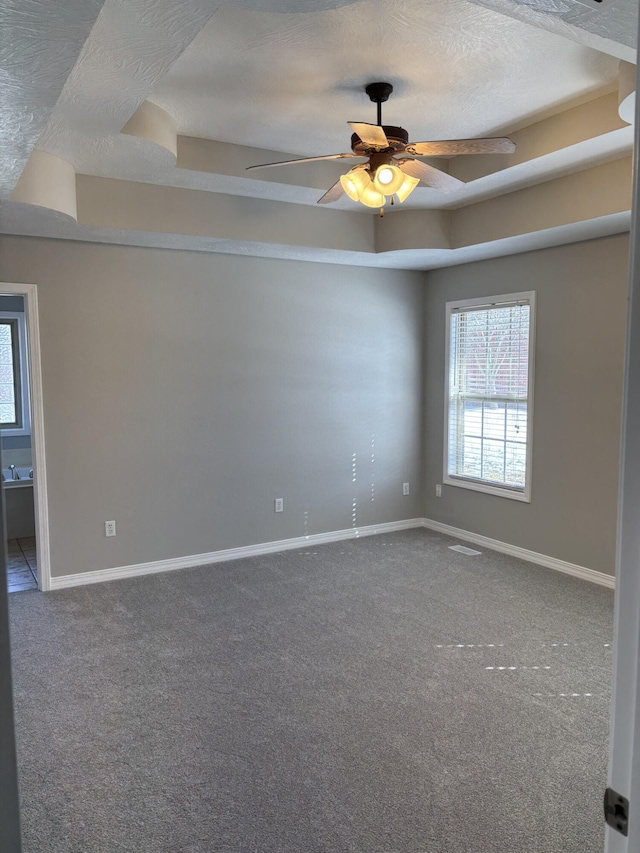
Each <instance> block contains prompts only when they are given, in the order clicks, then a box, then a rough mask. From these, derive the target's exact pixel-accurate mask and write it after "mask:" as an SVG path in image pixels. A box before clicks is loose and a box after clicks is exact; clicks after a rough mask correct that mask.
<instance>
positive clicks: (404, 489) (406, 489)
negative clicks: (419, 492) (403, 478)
mask: <svg viewBox="0 0 640 853" xmlns="http://www.w3.org/2000/svg"><path fill="white" fill-rule="evenodd" d="M402 494H403V495H408V494H409V483H403V484H402Z"/></svg>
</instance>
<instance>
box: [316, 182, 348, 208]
mask: <svg viewBox="0 0 640 853" xmlns="http://www.w3.org/2000/svg"><path fill="white" fill-rule="evenodd" d="M343 195H344V190H343V189H342V184H341V183H340V181H336V182H335V184H334V185H333V186H332V187H330V188H329V189H328V190H327V191H326V193H325V194H324V195H323V196H322V198H319V199H318V201H317V204H331V202H332V201H338V199H339V198H340V197H341V196H343Z"/></svg>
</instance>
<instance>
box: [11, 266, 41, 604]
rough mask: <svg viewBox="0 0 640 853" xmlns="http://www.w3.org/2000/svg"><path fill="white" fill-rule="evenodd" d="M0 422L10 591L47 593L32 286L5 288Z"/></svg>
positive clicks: (36, 327) (38, 372) (35, 312)
mask: <svg viewBox="0 0 640 853" xmlns="http://www.w3.org/2000/svg"><path fill="white" fill-rule="evenodd" d="M3 381H4V384H3ZM0 417H1V419H2V424H3V426H2V430H1V431H0V438H1V441H2V474H1V476H2V488H3V490H4V497H5V505H6V534H5V535H6V540H7V541H6V543H5V544H6V546H7V552H8V571H7V575H8V585H9V591H10V592H12V591H19V590H27V589H40V590H42V591H46V590H48V589H50V586H51V570H50V561H49V524H48V510H47V499H46V496H47V488H46V467H45V457H44V418H43V405H42V372H41V363H40V330H39V322H38V301H37V288H36V285H33V284H7V283H3V284H1V285H0Z"/></svg>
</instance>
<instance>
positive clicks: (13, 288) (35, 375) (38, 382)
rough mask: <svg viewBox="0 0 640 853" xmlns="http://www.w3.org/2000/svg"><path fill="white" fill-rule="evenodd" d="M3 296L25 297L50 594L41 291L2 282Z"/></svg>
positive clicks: (44, 585) (42, 583) (44, 567)
mask: <svg viewBox="0 0 640 853" xmlns="http://www.w3.org/2000/svg"><path fill="white" fill-rule="evenodd" d="M0 294H1V295H3V296H5V295H6V296H22V297H24V313H25V318H26V324H27V359H28V371H29V402H30V405H31V463H32V466H33V504H34V515H35V527H36V558H37V561H38V589H39V590H41V591H42V592H48V591H49V590H50V589H51V556H50V543H49V504H48V500H47V495H48V490H47V466H46V460H45V440H44V404H43V396H42V363H41V355H40V322H39V315H38V288H37V286H36V285H35V284H19V283H14V282H4V281H3V282H0Z"/></svg>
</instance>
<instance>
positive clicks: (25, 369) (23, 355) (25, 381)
mask: <svg viewBox="0 0 640 853" xmlns="http://www.w3.org/2000/svg"><path fill="white" fill-rule="evenodd" d="M0 320H16V321H17V326H18V352H19V358H20V384H21V388H20V406H21V416H22V417H21V423H22V426H21V427H10V428H8V429H5V428H4V427H1V426H0V434H1V435H2V436H3V437H5V438H10V437H11V436H25V435H31V415H30V406H29V399H30V398H29V359H28V356H27V321H26V317H25V314H24V311H0Z"/></svg>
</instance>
